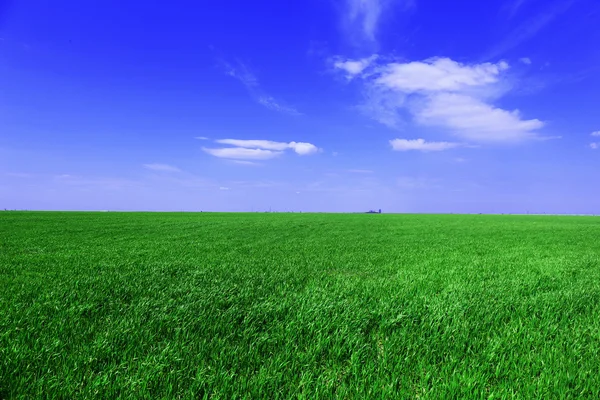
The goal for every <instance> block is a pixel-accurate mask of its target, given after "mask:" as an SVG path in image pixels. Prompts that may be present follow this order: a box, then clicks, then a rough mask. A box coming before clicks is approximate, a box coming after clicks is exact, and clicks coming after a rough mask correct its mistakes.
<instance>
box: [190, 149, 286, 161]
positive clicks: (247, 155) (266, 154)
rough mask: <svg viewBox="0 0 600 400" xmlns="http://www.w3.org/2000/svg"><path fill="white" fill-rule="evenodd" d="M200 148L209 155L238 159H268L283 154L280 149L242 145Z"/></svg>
mask: <svg viewBox="0 0 600 400" xmlns="http://www.w3.org/2000/svg"><path fill="white" fill-rule="evenodd" d="M202 150H203V151H204V152H206V153H208V154H210V155H211V156H215V157H219V158H232V159H238V160H269V159H271V158H275V157H279V156H280V155H282V154H283V152H282V151H272V150H263V149H247V148H243V147H224V148H219V149H209V148H206V147H203V148H202Z"/></svg>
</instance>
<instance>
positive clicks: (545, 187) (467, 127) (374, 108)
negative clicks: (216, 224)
mask: <svg viewBox="0 0 600 400" xmlns="http://www.w3.org/2000/svg"><path fill="white" fill-rule="evenodd" d="M161 3H162V4H161ZM161 3H158V2H150V3H149V4H143V3H140V2H130V1H124V0H121V1H112V0H107V1H103V2H96V1H89V2H81V1H62V2H58V3H56V2H54V3H51V2H41V1H33V2H28V3H27V4H25V3H24V2H17V1H12V2H11V1H9V2H6V1H4V2H3V1H0V78H1V81H0V208H2V209H30V210H34V209H39V210H149V211H161V210H164V211H267V210H272V211H303V212H311V211H324V212H361V211H367V210H369V209H380V208H381V209H382V210H383V212H454V213H480V212H481V213H567V214H600V178H599V177H600V174H599V172H600V108H599V105H600V46H598V45H597V43H600V3H599V2H598V1H597V0H556V1H554V0H504V1H497V0H490V1H485V2H482V1H478V0H461V1H458V2H440V1H438V0H307V1H302V2H282V1H267V0H265V1H262V2H247V1H237V0H235V1H226V2H191V1H190V2H185V1H182V2H176V3H174V4H170V3H169V4H167V3H164V2H161Z"/></svg>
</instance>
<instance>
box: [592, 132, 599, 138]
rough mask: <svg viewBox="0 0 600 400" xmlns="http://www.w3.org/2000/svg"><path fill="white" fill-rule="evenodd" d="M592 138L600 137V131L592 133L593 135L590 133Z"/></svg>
mask: <svg viewBox="0 0 600 400" xmlns="http://www.w3.org/2000/svg"><path fill="white" fill-rule="evenodd" d="M590 136H596V137H600V131H595V132H592V133H590Z"/></svg>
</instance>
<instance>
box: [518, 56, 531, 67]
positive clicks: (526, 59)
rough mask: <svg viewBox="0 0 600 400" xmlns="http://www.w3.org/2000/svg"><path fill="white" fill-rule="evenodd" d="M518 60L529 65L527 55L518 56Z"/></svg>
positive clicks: (529, 61) (529, 60)
mask: <svg viewBox="0 0 600 400" xmlns="http://www.w3.org/2000/svg"><path fill="white" fill-rule="evenodd" d="M519 61H521V62H522V63H523V64H525V65H531V58H529V57H522V58H519Z"/></svg>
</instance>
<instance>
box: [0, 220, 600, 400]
mask: <svg viewBox="0 0 600 400" xmlns="http://www.w3.org/2000/svg"><path fill="white" fill-rule="evenodd" d="M599 267H600V219H599V218H594V217H555V216H552V217H550V216H485V215H472V216H467V215H385V214H383V215H331V214H329V215H328V214H212V213H202V214H186V213H164V214H163V213H50V212H44V213H41V212H39V213H37V212H4V213H0V398H7V399H8V398H10V399H12V398H36V399H37V398H40V399H42V398H64V399H75V398H111V399H112V398H114V399H116V398H139V399H143V398H147V399H160V398H165V399H167V398H168V399H174V398H185V399H196V398H214V399H231V398H247V399H256V398H269V399H276V398H303V399H329V398H336V399H343V398H350V399H352V398H355V399H364V398H379V399H390V398H432V399H438V398H469V399H479V398H481V399H483V398H486V399H488V398H523V399H529V398H595V399H597V398H600V268H599Z"/></svg>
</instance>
